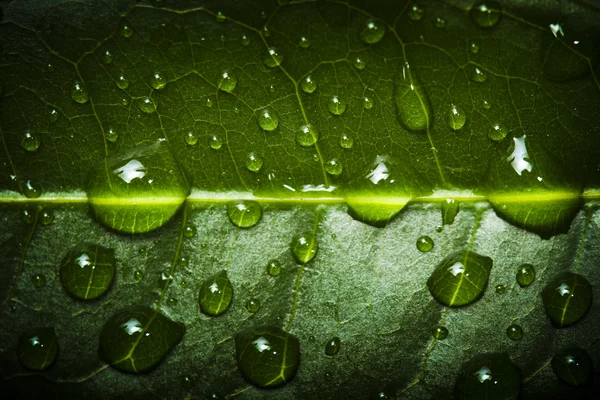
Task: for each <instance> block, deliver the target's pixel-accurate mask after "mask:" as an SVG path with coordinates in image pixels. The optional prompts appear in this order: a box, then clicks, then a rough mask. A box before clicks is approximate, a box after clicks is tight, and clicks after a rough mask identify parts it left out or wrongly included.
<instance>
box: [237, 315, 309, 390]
mask: <svg viewBox="0 0 600 400" xmlns="http://www.w3.org/2000/svg"><path fill="white" fill-rule="evenodd" d="M235 350H236V359H237V363H238V368H239V370H240V371H241V372H242V375H243V376H244V378H246V380H248V381H249V382H250V383H252V384H253V385H255V386H258V387H268V388H272V387H277V386H281V385H284V384H286V383H289V382H290V381H291V380H292V379H293V378H294V376H295V375H296V372H297V371H298V367H299V366H300V342H299V341H298V339H297V338H296V337H295V336H292V335H290V334H289V333H287V332H285V331H284V330H282V329H281V328H278V327H275V326H257V327H253V328H250V329H248V330H245V331H242V332H240V333H238V334H237V335H235Z"/></svg>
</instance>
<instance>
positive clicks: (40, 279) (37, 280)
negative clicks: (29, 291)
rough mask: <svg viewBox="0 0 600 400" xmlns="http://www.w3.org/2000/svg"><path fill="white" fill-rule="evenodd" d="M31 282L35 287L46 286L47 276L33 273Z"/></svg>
mask: <svg viewBox="0 0 600 400" xmlns="http://www.w3.org/2000/svg"><path fill="white" fill-rule="evenodd" d="M31 283H33V286H35V287H39V288H41V287H44V286H46V277H45V276H44V275H43V274H33V275H32V276H31Z"/></svg>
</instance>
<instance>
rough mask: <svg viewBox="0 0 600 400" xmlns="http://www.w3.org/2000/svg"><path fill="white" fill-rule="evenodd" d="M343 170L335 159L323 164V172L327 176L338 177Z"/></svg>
mask: <svg viewBox="0 0 600 400" xmlns="http://www.w3.org/2000/svg"><path fill="white" fill-rule="evenodd" d="M343 170H344V166H343V165H342V163H341V162H339V161H338V160H336V159H335V158H332V159H331V160H329V161H327V162H326V163H325V172H327V173H328V174H329V175H333V176H339V175H341V173H342V171H343Z"/></svg>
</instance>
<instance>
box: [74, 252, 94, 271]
mask: <svg viewBox="0 0 600 400" xmlns="http://www.w3.org/2000/svg"><path fill="white" fill-rule="evenodd" d="M76 261H77V264H79V266H80V267H81V268H85V267H87V266H88V265H90V264H91V262H90V256H88V255H87V254H86V253H83V254H82V255H80V256H79V257H78V258H77V260H76Z"/></svg>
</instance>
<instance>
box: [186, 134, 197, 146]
mask: <svg viewBox="0 0 600 400" xmlns="http://www.w3.org/2000/svg"><path fill="white" fill-rule="evenodd" d="M183 137H184V140H185V143H187V144H188V145H189V146H193V145H195V144H196V143H198V136H196V134H195V133H194V132H193V131H188V132H187V133H186V134H184V135H183Z"/></svg>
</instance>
